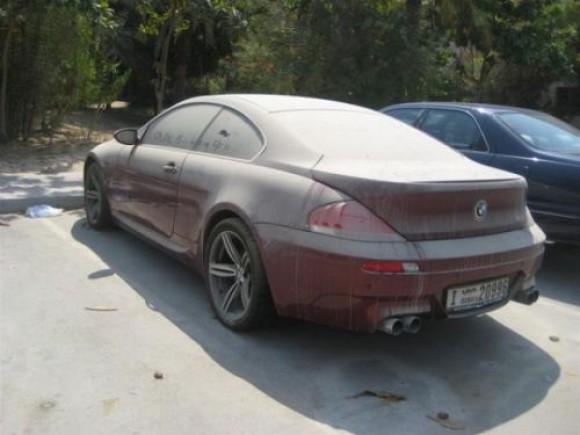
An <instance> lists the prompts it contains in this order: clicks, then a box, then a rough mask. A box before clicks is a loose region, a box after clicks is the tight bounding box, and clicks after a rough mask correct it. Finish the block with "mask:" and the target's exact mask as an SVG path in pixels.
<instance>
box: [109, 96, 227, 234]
mask: <svg viewBox="0 0 580 435" xmlns="http://www.w3.org/2000/svg"><path fill="white" fill-rule="evenodd" d="M220 110H221V107H220V106H216V105H209V104H192V105H187V106H179V107H177V108H175V109H173V110H171V111H169V112H167V113H163V114H162V115H160V116H159V117H158V118H157V119H155V120H153V121H152V122H151V123H150V124H149V125H148V126H147V128H146V130H145V132H144V134H143V136H142V138H141V140H140V141H139V144H137V145H135V146H133V147H132V148H130V149H128V150H127V151H126V152H125V153H124V155H122V156H121V157H120V160H121V161H120V164H119V167H120V169H121V178H122V180H121V183H120V184H121V185H122V186H123V190H124V192H123V196H124V198H125V200H124V204H123V207H122V208H121V209H120V210H121V213H122V215H123V217H124V218H125V219H126V220H128V221H129V224H130V225H132V226H133V227H134V228H135V229H137V230H139V231H141V232H143V231H152V232H153V234H152V236H161V237H162V238H170V237H171V235H172V234H173V224H174V220H175V213H176V209H177V201H178V190H179V183H180V178H181V174H182V170H183V163H184V161H185V159H186V157H187V155H188V153H189V151H190V150H191V149H193V148H194V146H195V143H196V141H197V140H198V139H199V137H200V135H201V133H202V132H203V131H204V129H205V128H206V127H207V125H208V124H209V123H210V122H211V120H212V119H213V118H214V117H215V116H216V115H217V113H218V112H219V111H220Z"/></svg>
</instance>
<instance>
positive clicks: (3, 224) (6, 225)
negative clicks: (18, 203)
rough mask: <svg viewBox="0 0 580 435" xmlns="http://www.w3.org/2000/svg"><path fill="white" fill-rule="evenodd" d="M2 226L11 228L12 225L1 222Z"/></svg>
mask: <svg viewBox="0 0 580 435" xmlns="http://www.w3.org/2000/svg"><path fill="white" fill-rule="evenodd" d="M0 226H2V227H9V226H10V224H9V223H8V222H2V221H0Z"/></svg>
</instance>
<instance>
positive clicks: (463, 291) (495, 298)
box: [447, 277, 510, 312]
mask: <svg viewBox="0 0 580 435" xmlns="http://www.w3.org/2000/svg"><path fill="white" fill-rule="evenodd" d="M509 284H510V282H509V278H508V277H504V278H499V279H495V280H493V281H485V282H479V283H475V284H471V285H466V286H462V287H454V288H450V289H449V290H448V291H447V311H451V312H455V311H464V310H473V309H476V308H481V307H484V306H486V305H490V304H493V303H495V302H499V301H501V300H503V299H505V298H506V297H507V295H508V290H509Z"/></svg>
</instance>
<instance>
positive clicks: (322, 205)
mask: <svg viewBox="0 0 580 435" xmlns="http://www.w3.org/2000/svg"><path fill="white" fill-rule="evenodd" d="M525 190H526V183H525V180H524V179H523V178H521V177H520V176H517V175H513V174H510V173H507V172H503V171H501V170H497V169H493V168H490V167H487V166H483V165H480V164H478V163H475V162H473V161H471V160H468V159H467V158H465V157H463V156H462V155H460V154H459V153H457V152H456V151H454V150H452V149H450V148H449V147H447V146H445V145H443V144H441V143H440V142H438V141H436V140H435V139H433V138H431V137H430V136H428V135H426V134H424V133H422V132H420V131H418V130H416V129H414V128H412V127H410V126H407V125H406V124H404V123H402V122H400V121H397V120H395V119H391V118H389V117H386V116H384V115H382V114H380V113H378V112H374V111H372V110H368V109H364V108H361V107H358V106H353V105H349V104H343V103H337V102H332V101H326V100H318V99H311V98H302V97H289V96H275V95H224V96H211V97H198V98H193V99H190V100H187V101H184V102H182V103H180V104H177V105H176V106H174V107H172V108H170V109H168V110H166V111H165V112H163V113H162V114H160V115H159V116H157V117H155V118H154V119H152V120H151V121H150V122H149V123H147V124H146V125H145V126H143V127H142V128H140V129H138V130H137V129H124V130H120V131H118V132H117V133H116V134H115V140H111V141H109V142H106V143H103V144H101V145H99V146H97V147H96V148H94V149H93V150H92V151H91V152H90V153H89V155H88V157H87V159H86V163H85V204H86V213H87V220H88V223H89V225H90V226H92V227H93V228H96V229H102V228H105V227H107V226H109V225H111V224H113V223H116V224H118V225H120V226H122V227H124V228H126V229H128V230H131V231H132V232H134V233H137V234H138V235H139V236H141V237H143V238H145V239H147V240H148V241H150V242H153V243H154V244H156V245H157V246H159V247H161V248H163V249H164V250H166V251H169V252H170V253H173V254H175V255H176V256H178V257H179V258H180V259H181V260H183V261H185V262H186V263H187V264H189V265H191V266H193V267H194V268H195V269H196V270H197V271H199V272H200V273H201V274H203V275H204V276H205V278H206V281H207V286H208V293H209V297H210V300H211V303H212V306H213V307H214V309H215V311H216V313H217V315H218V317H219V319H220V320H221V321H222V322H223V323H224V324H225V325H226V326H228V327H230V328H232V329H238V330H241V329H246V328H249V327H252V326H255V325H256V324H258V323H260V322H262V321H263V320H264V319H266V318H267V317H268V316H269V314H270V313H272V312H274V311H275V312H277V313H278V315H280V316H287V317H295V318H299V319H305V320H310V321H314V322H319V323H323V324H327V325H331V326H335V327H341V328H348V329H353V330H363V331H376V330H381V331H385V332H389V333H392V334H399V333H401V332H402V331H407V332H417V331H418V330H419V329H420V326H421V319H425V318H441V319H443V318H458V317H464V316H472V315H475V314H479V313H482V312H486V311H489V310H493V309H496V308H498V307H501V306H502V305H504V304H506V303H507V302H508V301H510V300H512V299H513V300H516V301H519V302H524V303H528V304H529V303H532V302H534V301H535V300H536V299H537V297H538V291H537V290H536V289H535V288H534V285H535V280H534V275H535V273H536V271H537V270H538V268H539V266H540V263H541V259H542V256H543V252H544V247H543V244H544V234H543V233H542V231H541V230H540V229H539V227H538V226H537V225H536V224H535V223H534V221H533V220H532V218H531V216H530V214H529V212H528V210H527V208H526V202H525Z"/></svg>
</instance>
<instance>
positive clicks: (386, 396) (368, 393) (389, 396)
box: [349, 390, 407, 402]
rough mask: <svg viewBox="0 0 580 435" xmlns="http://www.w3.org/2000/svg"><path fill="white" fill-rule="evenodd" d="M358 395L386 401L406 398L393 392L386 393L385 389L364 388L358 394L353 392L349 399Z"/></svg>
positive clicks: (398, 400) (397, 400) (400, 400)
mask: <svg viewBox="0 0 580 435" xmlns="http://www.w3.org/2000/svg"><path fill="white" fill-rule="evenodd" d="M359 397H376V398H377V399H382V400H385V401H387V402H402V401H404V400H407V398H406V397H405V396H402V395H400V394H395V393H388V392H386V391H373V390H364V391H362V392H360V393H358V394H355V395H354V396H352V397H349V398H350V399H358V398H359Z"/></svg>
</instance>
